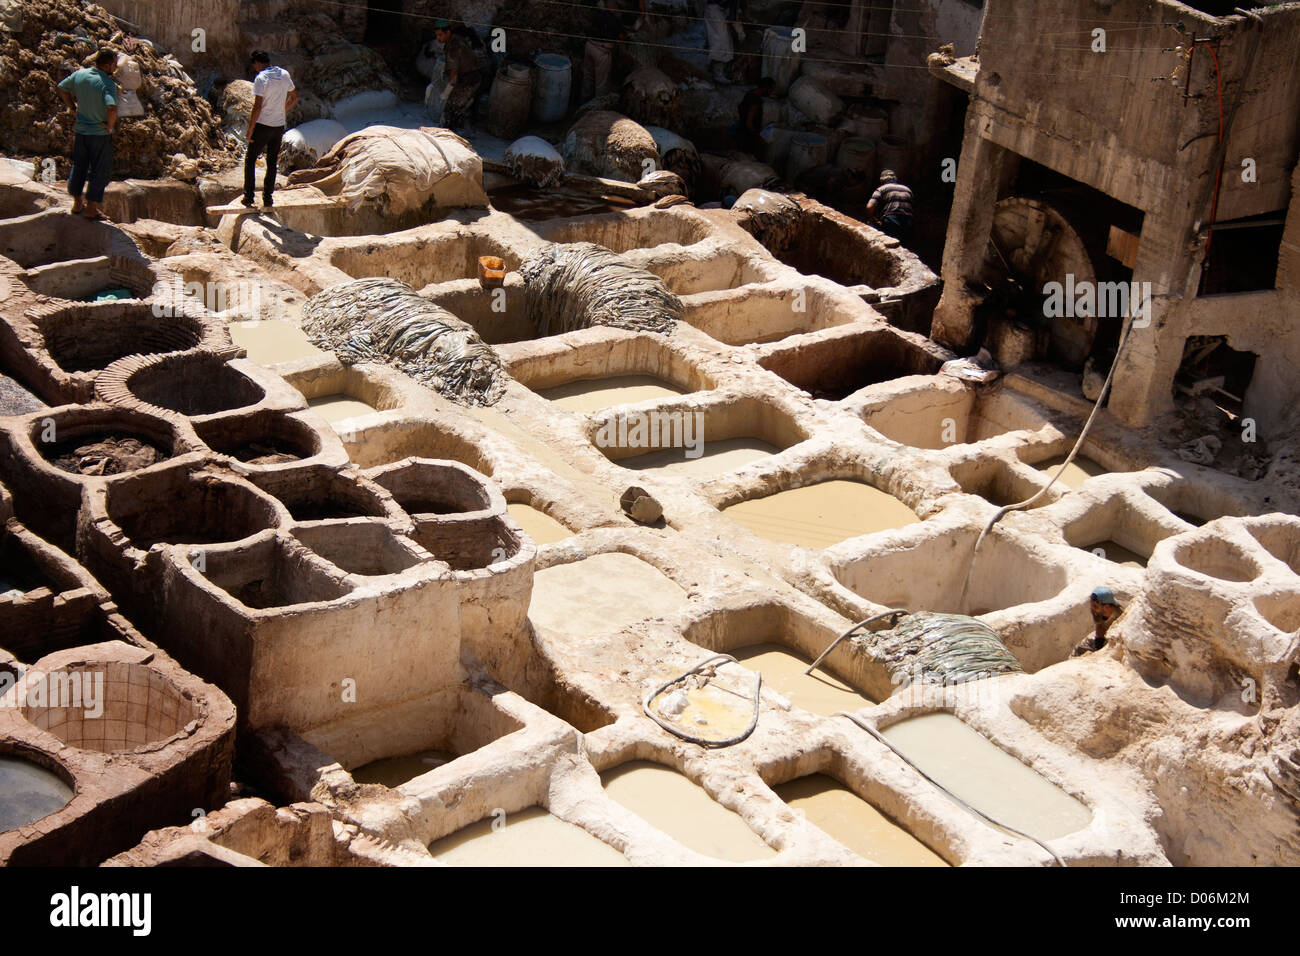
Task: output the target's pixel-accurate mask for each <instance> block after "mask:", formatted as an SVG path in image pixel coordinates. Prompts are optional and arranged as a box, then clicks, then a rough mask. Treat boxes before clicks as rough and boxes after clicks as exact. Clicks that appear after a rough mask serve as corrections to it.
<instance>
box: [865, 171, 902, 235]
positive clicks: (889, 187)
mask: <svg viewBox="0 0 1300 956" xmlns="http://www.w3.org/2000/svg"><path fill="white" fill-rule="evenodd" d="M874 218H878V219H879V220H880V224H879V228H880V231H881V232H883V233H886V234H887V235H890V236H893V237H894V238H895V239H897V240H898V241H899V242H902V243H907V242H910V241H911V238H912V190H910V189H908V188H907V187H906V186H904V185H903V184H902V183H900V182H899V181H898V176H897V175H896V174H895V173H894V171H893V170H892V169H886V170H884V171H883V172H881V174H880V188H879V189H877V190H876V191H875V193H873V194H872V196H871V201H870V202H868V203H867V221H868V222H870V221H871V220H872V219H874Z"/></svg>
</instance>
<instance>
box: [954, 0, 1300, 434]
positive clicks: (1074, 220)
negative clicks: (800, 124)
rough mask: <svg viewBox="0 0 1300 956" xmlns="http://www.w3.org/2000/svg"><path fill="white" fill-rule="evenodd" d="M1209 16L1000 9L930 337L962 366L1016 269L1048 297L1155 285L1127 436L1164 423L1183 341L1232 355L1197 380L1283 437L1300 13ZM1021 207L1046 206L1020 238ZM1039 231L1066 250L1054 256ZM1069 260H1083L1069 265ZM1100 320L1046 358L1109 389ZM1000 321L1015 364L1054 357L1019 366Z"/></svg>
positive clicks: (1128, 393)
mask: <svg viewBox="0 0 1300 956" xmlns="http://www.w3.org/2000/svg"><path fill="white" fill-rule="evenodd" d="M1201 5H1202V6H1213V8H1214V12H1203V11H1200V10H1196V9H1193V8H1191V7H1189V6H1185V5H1183V4H1179V3H1173V2H1160V3H1156V4H1151V3H1146V2H1139V0H1122V2H1119V3H1106V4H1101V3H1095V2H1080V0H1058V2H1050V3H1042V2H1033V3H1030V2H1027V0H991V2H990V3H989V4H988V10H987V13H986V15H985V21H984V28H983V34H982V37H981V43H980V55H979V60H978V64H977V66H978V73H977V75H976V76H975V79H974V84H973V88H972V95H971V106H970V112H969V116H968V119H967V122H966V132H965V142H964V144H963V147H962V152H961V161H960V165H959V173H958V181H957V194H956V200H955V203H954V206H953V210H952V216H951V220H950V222H949V227H948V241H947V246H946V250H945V253H944V260H943V278H944V281H945V290H944V294H943V299H942V301H941V303H940V306H939V309H938V311H937V313H936V315H935V320H934V325H933V330H932V334H933V336H934V337H935V338H936V339H937V340H939V341H940V342H942V343H944V344H946V345H949V346H951V347H954V348H957V349H973V348H974V347H975V346H977V345H978V344H979V343H978V342H977V341H976V339H977V338H978V337H979V334H980V333H982V332H983V330H984V324H985V318H986V317H985V316H984V315H981V313H980V309H979V306H980V304H981V303H982V302H987V301H988V296H989V295H990V285H991V284H992V282H993V281H994V280H996V278H997V276H998V275H999V274H1002V275H1005V274H1006V273H1007V272H1008V271H1010V272H1012V273H1019V276H1018V278H1019V279H1020V280H1021V282H1022V284H1023V285H1024V286H1025V287H1026V288H1027V291H1029V292H1033V293H1036V294H1037V295H1039V296H1041V295H1042V293H1043V289H1044V285H1045V281H1061V282H1062V283H1064V282H1065V280H1066V274H1067V272H1068V273H1069V274H1073V273H1074V272H1076V271H1077V272H1080V273H1083V274H1081V275H1076V276H1075V278H1076V280H1078V281H1079V282H1083V281H1084V280H1085V279H1086V280H1087V281H1095V282H1099V283H1100V282H1124V283H1129V282H1132V283H1138V284H1139V285H1138V288H1139V289H1145V288H1147V287H1146V283H1150V287H1149V288H1150V291H1151V299H1150V316H1149V325H1147V324H1146V322H1145V320H1144V319H1142V318H1139V320H1138V322H1137V323H1136V327H1135V328H1134V330H1133V333H1132V335H1131V336H1130V339H1129V342H1128V344H1127V346H1126V348H1125V350H1124V354H1123V356H1122V358H1121V361H1120V365H1119V368H1118V370H1117V372H1116V376H1115V383H1114V392H1113V394H1112V397H1111V399H1110V406H1109V407H1110V410H1111V411H1112V412H1113V413H1114V414H1115V415H1116V416H1117V417H1118V418H1119V419H1120V420H1122V421H1124V422H1125V423H1127V424H1130V425H1134V426H1139V425H1144V424H1147V423H1150V422H1151V421H1152V420H1153V419H1155V418H1156V417H1157V416H1159V415H1161V414H1162V413H1164V412H1166V411H1169V410H1170V409H1171V408H1172V407H1173V404H1174V394H1175V392H1174V386H1175V378H1176V376H1178V374H1179V371H1180V367H1181V366H1183V364H1184V358H1185V355H1184V353H1185V349H1186V347H1187V345H1188V343H1189V340H1194V348H1195V351H1196V353H1197V354H1195V355H1193V354H1189V355H1188V356H1187V358H1188V359H1190V360H1193V361H1196V360H1198V359H1200V358H1201V354H1202V353H1203V351H1204V349H1205V348H1206V347H1207V346H1208V345H1210V344H1212V343H1214V341H1215V340H1217V339H1220V338H1221V339H1223V340H1224V343H1225V345H1226V348H1225V347H1223V346H1220V347H1219V348H1218V349H1217V350H1214V351H1217V357H1216V358H1214V359H1213V360H1211V361H1209V362H1208V364H1207V363H1204V362H1202V364H1201V367H1200V368H1199V369H1193V368H1191V367H1189V369H1188V371H1189V372H1191V373H1193V374H1192V377H1193V378H1198V377H1199V378H1201V379H1208V380H1209V385H1210V386H1211V387H1218V388H1222V389H1223V390H1224V391H1226V392H1229V393H1232V394H1233V395H1235V396H1236V397H1237V398H1240V399H1244V401H1243V403H1242V405H1243V407H1242V410H1241V411H1242V414H1243V415H1244V416H1245V417H1247V418H1254V419H1255V420H1256V421H1257V423H1258V428H1259V431H1260V434H1261V435H1262V436H1264V437H1266V438H1267V437H1274V436H1278V435H1280V434H1282V433H1284V431H1285V427H1286V426H1285V421H1284V416H1283V414H1282V410H1284V409H1286V408H1289V407H1291V406H1292V405H1293V404H1294V402H1295V399H1296V397H1297V388H1298V386H1297V383H1296V381H1295V378H1294V376H1293V375H1292V374H1291V369H1293V368H1294V366H1295V363H1296V361H1297V359H1300V334H1297V331H1296V329H1295V328H1294V326H1293V323H1292V322H1290V321H1289V317H1290V316H1291V315H1293V314H1294V310H1295V308H1296V299H1297V295H1300V285H1298V280H1300V272H1298V271H1297V270H1298V269H1300V248H1298V246H1297V242H1298V240H1297V228H1300V227H1298V226H1297V217H1296V216H1293V215H1288V214H1289V212H1290V211H1291V210H1292V208H1293V205H1294V203H1295V194H1294V191H1293V185H1294V180H1295V175H1296V153H1297V145H1298V143H1300V79H1298V78H1297V76H1296V72H1295V69H1294V64H1295V62H1296V57H1297V52H1298V51H1300V7H1298V6H1297V5H1295V4H1285V5H1280V6H1275V7H1272V8H1270V9H1268V10H1261V11H1259V12H1257V13H1254V12H1252V13H1248V14H1241V13H1231V12H1230V11H1227V10H1226V9H1224V8H1226V7H1227V4H1222V3H1220V4H1213V5H1210V4H1204V3H1203V4H1201ZM1215 12H1217V13H1219V14H1225V15H1219V16H1216V15H1214V14H1215ZM973 65H975V64H970V63H966V64H962V63H960V62H959V63H958V64H956V65H954V66H953V67H949V68H948V69H947V70H945V71H944V72H945V73H946V74H947V75H949V76H950V77H955V76H956V75H959V74H960V72H961V69H962V68H963V67H964V68H965V69H967V70H969V69H970V68H971V67H972V66H973ZM954 82H957V80H955V79H954ZM1022 200H1029V201H1031V203H1032V204H1037V203H1042V204H1045V205H1046V206H1047V207H1049V208H1047V209H1043V208H1041V207H1040V208H1038V209H1037V211H1035V212H1029V213H1027V215H1028V216H1029V217H1030V218H1031V219H1034V220H1035V222H1034V223H1032V224H1031V225H1030V228H1029V229H1028V230H1026V229H1025V228H1023V226H1024V224H1023V223H1021V227H1019V228H1018V227H1017V226H1016V224H1015V223H1014V221H1013V220H1015V219H1016V218H1017V216H1019V215H1022V214H1026V213H1025V210H1024V209H1023V208H1022V209H1021V211H1020V213H1017V211H1016V206H1017V205H1018V204H1020V201H1022ZM1045 223H1047V224H1046V225H1044V224H1045ZM1284 223H1285V225H1284ZM1044 229H1046V230H1047V232H1048V233H1049V234H1051V233H1055V234H1056V238H1055V239H1051V238H1050V235H1049V239H1048V241H1042V238H1041V237H1042V234H1043V230H1044ZM1004 234H1005V237H1006V238H1008V239H1015V240H1024V241H1023V243H1021V244H1020V245H1019V247H1018V248H1013V249H1000V250H998V251H994V250H993V249H992V248H991V246H990V238H991V237H993V239H994V240H995V241H997V239H998V237H999V236H1000V235H1004ZM1068 245H1074V246H1075V247H1076V254H1073V255H1072V254H1068V253H1062V251H1061V250H1062V248H1063V247H1064V246H1068ZM1049 247H1050V248H1049ZM1080 249H1082V250H1083V251H1084V252H1085V253H1086V254H1083V255H1081V254H1079V253H1078V250H1080ZM1000 257H1005V258H1006V259H1008V260H1010V261H1009V262H1001V263H999V262H997V261H995V260H996V259H997V258H1000ZM1053 262H1055V266H1053ZM1071 263H1073V265H1071ZM1088 273H1091V274H1088ZM993 311H996V310H993ZM1104 311H1105V310H1104V309H1098V310H1096V314H1095V315H1093V316H1085V317H1082V318H1081V319H1080V320H1078V321H1076V322H1075V323H1074V324H1075V327H1074V328H1070V327H1068V323H1069V322H1070V321H1071V320H1070V319H1069V318H1068V317H1065V318H1064V319H1061V320H1056V321H1053V322H1051V323H1050V325H1051V326H1052V328H1050V329H1049V330H1048V333H1047V335H1048V338H1049V339H1050V340H1051V341H1052V342H1054V343H1055V345H1056V348H1055V349H1053V347H1052V346H1051V345H1049V347H1048V351H1049V352H1051V351H1053V350H1055V351H1058V352H1060V351H1065V352H1069V353H1072V354H1071V355H1068V356H1065V358H1066V359H1067V361H1066V362H1065V364H1067V365H1073V366H1074V367H1075V368H1076V369H1077V368H1078V367H1079V365H1080V362H1079V361H1078V359H1079V358H1080V357H1081V356H1084V355H1085V354H1086V355H1088V356H1092V357H1094V358H1096V359H1097V364H1098V365H1099V367H1100V370H1101V371H1102V372H1103V373H1104V372H1105V370H1106V369H1107V368H1108V367H1109V363H1110V356H1111V355H1113V352H1114V346H1115V343H1116V339H1117V337H1118V334H1119V327H1120V322H1119V318H1118V317H1116V316H1113V315H1111V316H1106V315H1103V314H1101V313H1102V312H1104ZM1021 317H1022V318H1023V315H1022V316H1021ZM990 321H991V323H992V325H991V326H990V328H989V332H990V339H989V341H990V342H992V343H995V344H998V343H1001V345H1000V351H1001V353H1002V355H1001V357H1002V358H1003V359H1004V360H1010V362H1011V364H1014V363H1015V361H1017V360H1018V359H1019V358H1022V357H1026V356H1028V355H1029V354H1031V353H1032V354H1042V348H1041V343H1040V347H1039V348H1038V349H1037V350H1033V349H1029V350H1025V349H1021V351H1020V352H1019V353H1017V347H1014V346H1011V345H1008V344H1006V343H1007V342H1008V340H1009V339H1015V338H1016V336H1014V335H1011V336H1008V335H1007V334H1006V333H1005V329H1003V328H1000V326H1002V324H1003V322H1004V318H1003V316H1002V315H998V316H995V317H994V318H993V319H992V320H990ZM1071 337H1073V338H1075V339H1076V342H1075V344H1074V346H1072V347H1069V346H1067V345H1066V344H1065V339H1068V338H1071ZM1240 353H1247V354H1245V355H1242V354H1240ZM1057 357H1061V356H1059V355H1058V356H1057ZM1071 359H1072V361H1071ZM1218 376H1222V377H1223V381H1222V382H1219V381H1218Z"/></svg>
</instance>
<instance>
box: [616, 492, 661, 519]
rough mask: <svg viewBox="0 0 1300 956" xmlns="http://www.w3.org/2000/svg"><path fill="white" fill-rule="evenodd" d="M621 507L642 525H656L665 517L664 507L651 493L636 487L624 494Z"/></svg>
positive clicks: (620, 503)
mask: <svg viewBox="0 0 1300 956" xmlns="http://www.w3.org/2000/svg"><path fill="white" fill-rule="evenodd" d="M619 505H620V506H621V507H622V509H623V512H624V514H626V515H627V516H628V517H629V518H631V519H632V520H633V521H636V522H639V523H640V524H654V523H655V522H656V521H658V520H659V519H660V518H662V517H663V515H664V509H663V505H661V504H659V502H658V501H656V500H655V499H654V498H653V497H652V496H651V494H650V492H648V491H646V490H645V489H644V488H638V487H637V486H635V485H633V486H632V487H631V488H629V489H628V490H627V491H625V492H623V497H622V498H620V499H619Z"/></svg>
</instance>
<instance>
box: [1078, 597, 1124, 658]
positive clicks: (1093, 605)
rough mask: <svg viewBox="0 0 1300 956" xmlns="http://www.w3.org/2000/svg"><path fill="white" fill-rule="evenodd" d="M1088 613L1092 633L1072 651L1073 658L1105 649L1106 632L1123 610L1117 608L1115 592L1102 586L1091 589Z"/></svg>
mask: <svg viewBox="0 0 1300 956" xmlns="http://www.w3.org/2000/svg"><path fill="white" fill-rule="evenodd" d="M1088 611H1089V612H1090V613H1091V614H1092V625H1093V633H1092V634H1091V635H1089V636H1088V637H1087V638H1085V639H1084V640H1083V641H1082V642H1081V643H1080V644H1079V646H1078V647H1076V648H1075V649H1074V654H1073V655H1072V656H1073V657H1078V656H1079V655H1081V654H1087V653H1090V652H1091V651H1099V650H1101V649H1102V648H1103V647H1105V646H1106V632H1107V631H1109V630H1110V626H1111V625H1112V624H1114V623H1115V619H1116V618H1118V617H1119V615H1120V612H1121V611H1123V608H1121V607H1120V606H1119V601H1117V600H1115V592H1114V591H1112V590H1111V589H1110V588H1108V587H1107V586H1106V585H1104V584H1102V585H1098V586H1097V587H1095V588H1093V589H1092V594H1091V596H1089V598H1088Z"/></svg>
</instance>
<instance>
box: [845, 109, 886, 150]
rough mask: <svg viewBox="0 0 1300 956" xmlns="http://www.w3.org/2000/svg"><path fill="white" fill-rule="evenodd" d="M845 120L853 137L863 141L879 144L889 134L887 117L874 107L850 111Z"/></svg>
mask: <svg viewBox="0 0 1300 956" xmlns="http://www.w3.org/2000/svg"><path fill="white" fill-rule="evenodd" d="M845 119H846V122H847V123H848V124H849V126H851V127H853V133H854V135H855V136H860V137H861V138H863V139H873V140H875V141H876V142H879V141H880V138H881V137H882V136H884V135H885V134H886V133H888V132H889V116H888V115H887V114H886V113H885V111H884V110H878V109H875V108H874V107H867V108H866V109H858V110H851V111H850V112H849V115H848V116H847V117H846V118H845Z"/></svg>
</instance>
